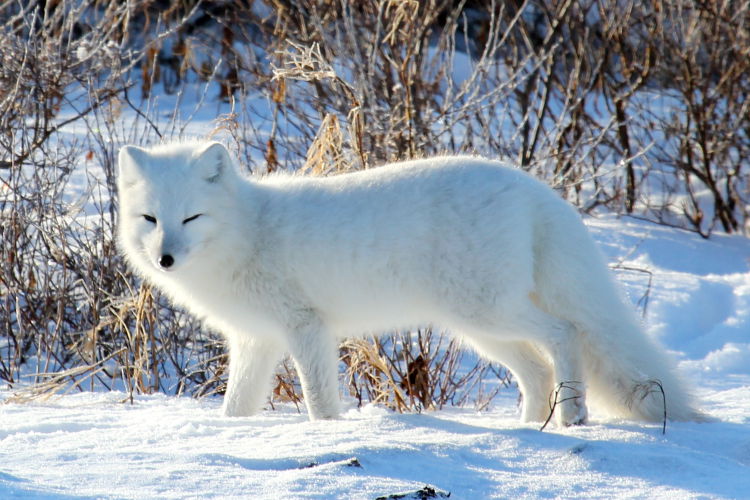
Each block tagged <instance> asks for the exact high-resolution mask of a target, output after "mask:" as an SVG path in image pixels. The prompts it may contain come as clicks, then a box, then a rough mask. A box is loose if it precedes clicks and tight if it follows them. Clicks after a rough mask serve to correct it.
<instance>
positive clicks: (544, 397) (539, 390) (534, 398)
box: [466, 335, 555, 422]
mask: <svg viewBox="0 0 750 500" xmlns="http://www.w3.org/2000/svg"><path fill="white" fill-rule="evenodd" d="M466 340H467V341H468V342H469V343H470V344H471V345H473V347H474V349H475V350H476V351H477V352H478V353H479V354H480V355H482V356H484V357H485V358H487V359H489V360H491V361H495V362H498V363H501V364H502V365H503V366H505V367H506V368H507V369H508V370H510V372H511V373H512V374H513V376H514V377H515V379H516V381H517V383H518V388H519V389H520V391H521V395H522V401H521V405H522V406H521V421H522V422H544V421H545V420H546V419H547V417H548V416H549V412H550V408H549V395H550V394H551V393H552V392H553V391H554V389H555V377H554V374H553V373H552V364H551V363H550V361H549V360H548V359H546V357H545V356H544V354H543V353H542V352H540V351H539V349H537V347H536V346H535V345H534V344H532V343H531V342H524V341H505V340H499V339H497V338H496V336H487V335H485V336H482V337H479V338H467V339H466Z"/></svg>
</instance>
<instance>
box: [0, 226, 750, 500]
mask: <svg viewBox="0 0 750 500" xmlns="http://www.w3.org/2000/svg"><path fill="white" fill-rule="evenodd" d="M587 224H588V226H589V227H590V229H591V230H592V232H593V234H594V236H595V237H596V239H597V240H598V241H599V242H600V244H601V246H602V249H603V250H604V252H605V253H606V254H607V256H608V258H609V260H610V262H611V264H612V265H613V267H614V272H615V275H616V276H617V278H618V279H619V280H620V282H621V283H622V284H623V285H624V286H625V289H626V291H627V292H628V297H629V298H630V300H631V301H632V302H633V303H634V304H635V303H640V306H639V312H642V311H643V304H644V301H645V298H646V295H647V297H648V302H647V306H646V317H645V325H646V328H647V331H648V332H649V333H650V334H651V335H654V336H655V337H656V338H657V339H659V341H660V342H662V343H663V344H664V345H665V346H667V347H668V349H670V350H671V351H672V352H674V353H675V355H676V356H678V357H679V359H680V360H681V368H682V369H683V370H684V371H685V373H686V375H687V377H688V379H689V380H690V381H691V382H692V383H693V385H694V387H695V390H696V392H697V393H698V394H699V395H700V396H701V398H702V399H703V408H704V410H705V411H706V412H707V413H709V414H710V415H712V416H713V417H715V418H717V419H718V421H716V422H712V423H704V424H697V423H669V424H668V426H667V432H666V435H662V433H661V426H660V425H643V424H637V423H632V422H622V421H607V420H602V419H599V418H597V416H596V415H594V417H593V421H592V423H591V425H588V426H584V427H576V428H567V429H559V428H554V427H550V428H548V429H546V430H545V431H544V432H540V431H539V430H538V426H535V425H525V424H520V423H519V421H518V410H517V407H516V399H517V394H516V393H515V391H513V390H507V391H505V392H504V393H502V395H501V396H500V397H498V398H496V399H495V400H494V402H493V406H492V408H491V410H490V411H487V412H484V413H476V412H475V411H473V410H472V409H468V408H467V409H448V410H444V411H439V412H428V413H422V414H409V415H399V414H394V413H391V412H389V411H387V410H385V409H383V408H379V407H373V406H368V407H365V408H362V409H356V408H354V406H353V404H351V403H349V410H348V411H347V412H346V413H345V414H344V415H343V417H342V418H341V419H340V420H336V421H326V422H308V421H307V417H306V415H305V414H304V413H302V414H299V413H297V411H296V410H295V408H294V407H282V408H280V409H277V410H276V411H271V410H268V411H265V412H263V413H262V414H260V415H258V416H255V417H252V418H225V417H223V416H222V414H221V411H220V405H221V400H220V399H218V398H214V399H211V398H209V399H204V400H201V401H196V400H192V399H189V398H175V397H167V396H160V395H157V396H150V397H139V398H137V399H136V401H135V403H134V404H132V405H131V404H123V403H121V402H120V401H121V400H122V399H124V398H125V395H124V394H121V393H99V394H90V393H89V394H77V395H69V396H65V397H62V398H60V399H57V400H52V401H49V402H36V403H31V404H25V405H18V404H4V405H3V404H0V498H14V497H22V498H55V499H56V498H376V497H378V496H382V495H390V494H394V493H404V492H410V491H416V490H419V489H421V488H422V487H423V486H425V485H431V486H432V487H434V488H435V489H436V490H437V491H441V492H446V493H447V492H450V493H451V496H450V498H458V499H463V498H467V499H475V498H572V497H580V498H681V499H682V498H748V497H749V496H750V425H748V420H749V419H750V328H749V326H750V325H749V324H748V321H749V318H750V273H749V272H748V257H750V242H749V241H748V240H747V239H745V238H741V237H727V236H721V235H717V236H715V237H713V238H712V239H711V240H708V241H706V240H704V239H702V238H700V237H698V236H696V235H693V234H690V233H686V232H682V231H678V230H674V229H669V228H665V227H662V226H658V225H654V224H649V223H644V222H639V221H634V220H632V219H616V218H614V217H606V218H602V219H587ZM649 278H651V284H650V287H649V285H648V280H649ZM639 301H640V302H639ZM9 395H10V392H9V391H0V399H6V398H7V397H8V396H9ZM352 459H356V461H353V460H352Z"/></svg>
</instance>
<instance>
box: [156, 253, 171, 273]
mask: <svg viewBox="0 0 750 500" xmlns="http://www.w3.org/2000/svg"><path fill="white" fill-rule="evenodd" d="M172 264H174V257H172V256H171V255H169V254H168V253H167V254H164V255H162V256H161V257H159V265H160V266H161V267H162V269H169V268H170V267H172Z"/></svg>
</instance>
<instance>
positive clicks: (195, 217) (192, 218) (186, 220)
mask: <svg viewBox="0 0 750 500" xmlns="http://www.w3.org/2000/svg"><path fill="white" fill-rule="evenodd" d="M201 215H203V214H195V215H193V216H192V217H188V218H187V219H185V220H184V221H182V223H183V224H187V223H188V222H190V221H193V220H195V219H197V218H198V217H200V216H201Z"/></svg>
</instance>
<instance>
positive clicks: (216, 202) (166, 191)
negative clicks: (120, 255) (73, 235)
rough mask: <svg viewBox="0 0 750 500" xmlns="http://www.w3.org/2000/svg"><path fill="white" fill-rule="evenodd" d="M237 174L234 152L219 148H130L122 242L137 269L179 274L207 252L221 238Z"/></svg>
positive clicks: (123, 173)
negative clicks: (224, 207) (224, 213)
mask: <svg viewBox="0 0 750 500" xmlns="http://www.w3.org/2000/svg"><path fill="white" fill-rule="evenodd" d="M232 173H233V167H232V160H231V158H230V156H229V152H228V151H227V150H226V148H225V147H224V146H223V145H221V144H219V143H209V144H201V145H195V144H193V145H169V146H159V147H156V148H151V149H143V148H139V147H136V146H124V147H123V148H122V149H121V150H120V154H119V158H118V178H117V190H118V195H119V203H120V209H119V213H120V216H119V240H120V245H121V247H122V250H123V251H124V253H125V255H126V257H127V258H128V260H129V261H130V262H131V264H133V265H134V266H135V267H136V269H137V270H138V271H139V272H141V273H149V271H152V270H158V271H162V272H165V273H173V272H179V271H180V270H181V269H184V268H185V265H186V264H187V263H189V261H190V260H192V259H194V258H196V257H197V256H198V255H200V253H201V252H203V251H207V250H208V248H209V247H210V245H211V243H212V242H214V241H216V239H217V238H218V236H219V231H220V227H221V225H222V224H221V222H220V218H221V215H222V212H221V207H222V205H223V203H224V202H225V200H226V199H227V198H228V195H229V190H231V186H232V184H233V181H232V180H231V179H230V178H231V177H232ZM235 175H236V174H235Z"/></svg>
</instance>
